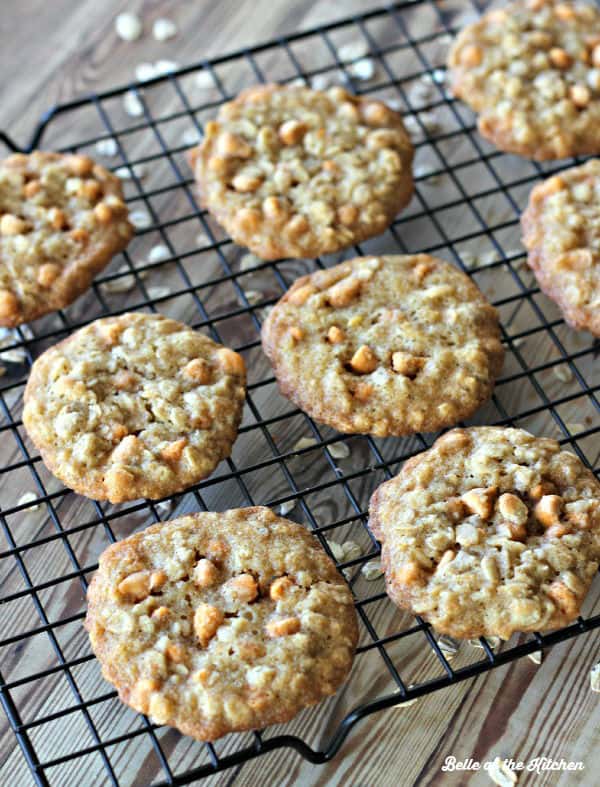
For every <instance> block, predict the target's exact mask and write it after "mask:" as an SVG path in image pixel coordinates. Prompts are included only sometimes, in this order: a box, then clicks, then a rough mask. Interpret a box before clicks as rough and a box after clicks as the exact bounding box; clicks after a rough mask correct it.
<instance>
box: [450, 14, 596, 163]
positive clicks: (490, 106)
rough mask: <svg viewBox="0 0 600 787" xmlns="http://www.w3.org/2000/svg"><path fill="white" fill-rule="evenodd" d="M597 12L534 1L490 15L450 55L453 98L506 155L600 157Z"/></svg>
mask: <svg viewBox="0 0 600 787" xmlns="http://www.w3.org/2000/svg"><path fill="white" fill-rule="evenodd" d="M598 36H600V11H599V10H598V8H596V7H595V6H592V5H587V4H585V3H581V2H574V3H564V2H556V1H555V0H545V1H544V2H537V0H529V1H528V2H517V3H512V4H511V5H508V6H506V8H505V9H503V10H502V12H498V11H490V12H489V13H487V14H485V15H484V16H483V17H482V18H481V19H479V20H478V21H477V22H474V23H473V24H471V25H469V26H468V27H466V28H465V29H464V30H463V31H462V32H461V33H460V34H459V36H458V38H457V39H456V41H455V43H454V45H453V46H452V48H451V50H450V55H449V60H448V68H449V75H450V83H451V88H452V91H453V92H454V95H455V96H457V97H458V98H461V99H462V100H463V101H465V102H466V103H467V104H469V106H470V107H471V108H472V109H473V110H474V111H475V112H477V113H478V115H479V117H478V128H479V131H480V133H481V134H482V135H483V136H484V137H486V138H487V139H489V140H490V141H491V142H493V143H494V144H495V145H496V146H497V147H499V148H500V149H501V150H505V151H508V152H510V153H518V154H520V155H522V156H527V157H528V158H533V159H537V160H540V161H541V160H545V159H561V158H567V157H569V156H576V155H582V154H586V153H600V74H599V73H598V64H599V63H600V59H597V58H596V49H597V46H595V44H597V41H598Z"/></svg>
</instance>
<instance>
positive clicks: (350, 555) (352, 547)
mask: <svg viewBox="0 0 600 787" xmlns="http://www.w3.org/2000/svg"><path fill="white" fill-rule="evenodd" d="M342 550H343V552H344V562H346V561H348V560H358V558H359V557H360V556H361V555H362V549H361V548H360V545H359V544H357V543H356V541H344V543H343V544H342Z"/></svg>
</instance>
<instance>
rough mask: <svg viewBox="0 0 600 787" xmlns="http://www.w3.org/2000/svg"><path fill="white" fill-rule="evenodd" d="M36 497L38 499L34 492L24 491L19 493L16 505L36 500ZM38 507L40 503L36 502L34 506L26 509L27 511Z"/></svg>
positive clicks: (35, 509)
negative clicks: (21, 493) (22, 493)
mask: <svg viewBox="0 0 600 787" xmlns="http://www.w3.org/2000/svg"><path fill="white" fill-rule="evenodd" d="M37 499H38V496H37V495H36V494H35V492H25V494H24V495H21V497H20V498H19V499H18V501H17V505H18V506H24V505H26V504H27V503H33V501H34V500H37ZM38 508H40V503H38V504H37V505H35V506H30V507H29V509H28V510H29V511H37V510H38Z"/></svg>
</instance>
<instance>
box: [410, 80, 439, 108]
mask: <svg viewBox="0 0 600 787" xmlns="http://www.w3.org/2000/svg"><path fill="white" fill-rule="evenodd" d="M432 93H433V88H432V86H431V83H430V82H415V83H414V84H413V85H411V87H410V89H409V91H408V98H409V100H410V102H411V104H415V103H424V102H426V101H427V99H429V98H431V96H432Z"/></svg>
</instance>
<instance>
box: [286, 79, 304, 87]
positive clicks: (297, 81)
mask: <svg viewBox="0 0 600 787" xmlns="http://www.w3.org/2000/svg"><path fill="white" fill-rule="evenodd" d="M288 84H289V86H290V87H306V86H307V84H308V82H307V81H306V79H304V77H296V79H292V81H291V82H289V83H288Z"/></svg>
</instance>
